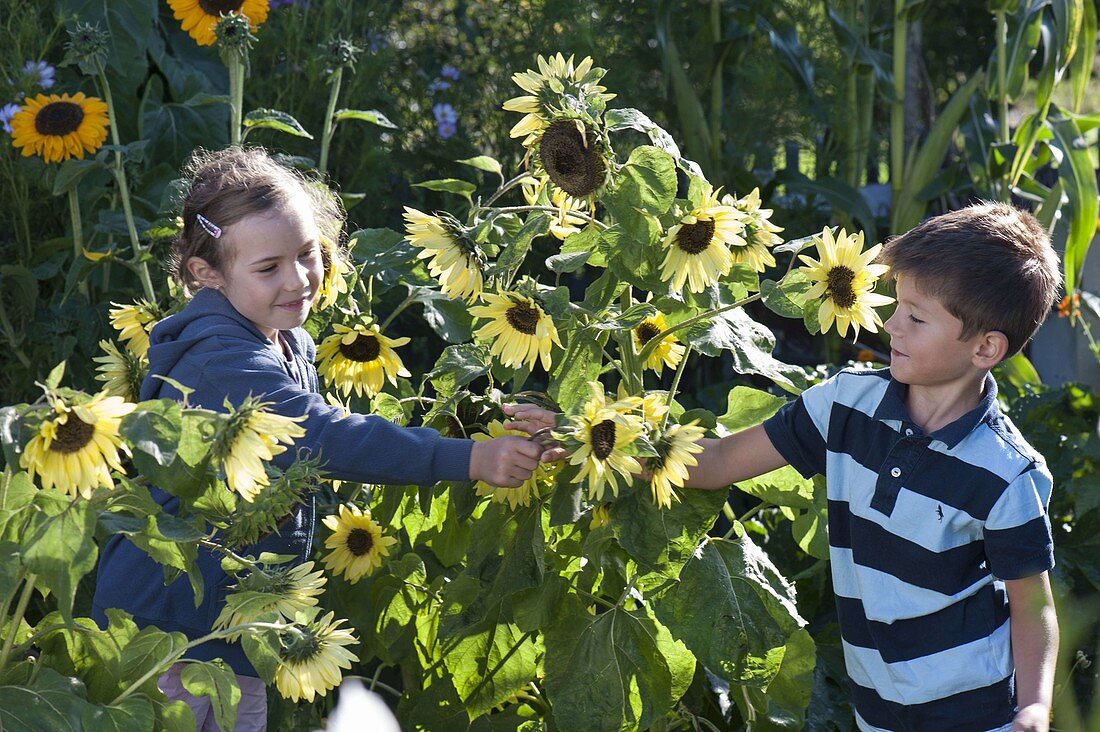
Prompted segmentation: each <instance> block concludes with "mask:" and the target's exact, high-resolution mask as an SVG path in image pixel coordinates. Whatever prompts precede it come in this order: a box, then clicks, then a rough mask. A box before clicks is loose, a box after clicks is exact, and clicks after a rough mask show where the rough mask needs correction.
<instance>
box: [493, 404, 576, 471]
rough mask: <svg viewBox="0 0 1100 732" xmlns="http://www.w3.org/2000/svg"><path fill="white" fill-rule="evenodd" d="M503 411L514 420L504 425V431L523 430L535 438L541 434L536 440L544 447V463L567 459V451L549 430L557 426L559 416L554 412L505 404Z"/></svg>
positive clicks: (531, 406)
mask: <svg viewBox="0 0 1100 732" xmlns="http://www.w3.org/2000/svg"><path fill="white" fill-rule="evenodd" d="M501 409H503V410H504V413H505V414H507V415H508V416H509V417H511V418H512V421H511V422H505V423H504V429H506V430H521V431H523V432H526V433H527V434H529V435H531V436H533V437H534V436H535V435H536V434H537V433H539V432H541V434H539V435H538V437H535V439H536V440H538V441H539V443H540V444H541V445H542V446H543V447H544V450H543V453H542V458H541V460H542V462H544V463H550V462H554V461H555V460H561V459H562V458H564V457H565V450H563V449H562V448H561V447H559V446H558V443H556V442H554V440H553V438H551V437H550V434H549V430H550V429H551V428H553V427H555V426H557V415H556V414H555V413H554V412H551V411H550V410H548V409H543V408H542V407H536V406H535V405H533V404H505V405H503V406H502V407H501ZM544 430H545V431H544Z"/></svg>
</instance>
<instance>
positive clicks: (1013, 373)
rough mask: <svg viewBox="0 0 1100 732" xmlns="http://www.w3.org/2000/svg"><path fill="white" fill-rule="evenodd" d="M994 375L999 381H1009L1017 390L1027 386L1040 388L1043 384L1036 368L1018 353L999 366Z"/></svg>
mask: <svg viewBox="0 0 1100 732" xmlns="http://www.w3.org/2000/svg"><path fill="white" fill-rule="evenodd" d="M994 373H995V375H996V376H997V378H998V379H1002V378H1003V379H1007V380H1008V382H1009V383H1010V384H1012V385H1013V386H1015V387H1016V388H1017V389H1023V388H1024V387H1025V386H1039V385H1040V384H1042V383H1043V379H1042V378H1041V377H1040V376H1039V372H1038V371H1036V370H1035V366H1034V365H1032V363H1031V361H1029V360H1028V358H1027V356H1025V355H1024V354H1022V353H1017V354H1016V355H1015V356H1012V357H1011V358H1008V359H1006V360H1004V361H1002V362H1001V363H999V364H997V366H996V368H995V369H994Z"/></svg>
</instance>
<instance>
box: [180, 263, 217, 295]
mask: <svg viewBox="0 0 1100 732" xmlns="http://www.w3.org/2000/svg"><path fill="white" fill-rule="evenodd" d="M187 271H188V272H190V273H191V276H192V277H194V278H195V281H196V282H198V283H199V284H200V285H202V286H203V287H208V288H210V289H211V290H216V289H218V288H219V287H221V285H222V277H221V275H220V274H218V270H216V269H214V268H213V267H211V266H210V263H209V262H207V261H206V260H205V259H203V258H202V257H191V258H190V259H188V260H187Z"/></svg>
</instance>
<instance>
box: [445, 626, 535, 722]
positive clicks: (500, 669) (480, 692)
mask: <svg viewBox="0 0 1100 732" xmlns="http://www.w3.org/2000/svg"><path fill="white" fill-rule="evenodd" d="M502 621H503V618H501V617H500V614H499V608H498V609H497V612H495V613H493V614H492V615H490V616H489V617H487V618H486V619H485V621H484V622H483V623H482V624H480V625H479V626H478V628H477V630H476V632H474V633H472V634H470V635H468V636H466V637H464V638H462V639H461V640H460V641H458V643H457V644H456V645H455V647H454V650H453V651H451V652H450V653H448V654H447V655H446V656H444V659H443V662H444V664H445V665H446V667H447V669H448V671H449V672H450V673H451V676H452V681H453V682H454V685H455V691H457V692H458V695H459V697H460V698H461V699H462V703H463V704H465V706H466V710H467V711H468V712H469V715H470V719H475V718H477V717H480V716H481V715H483V714H486V713H488V712H489V711H490V710H491V709H492V708H493V707H495V706H496V705H498V704H502V703H503V702H505V701H507V700H508V699H509V698H511V697H512V696H514V695H515V694H516V692H518V691H519V690H520V689H521V688H523V686H524V685H525V684H527V683H528V682H530V681H531V680H532V679H534V678H535V674H536V673H537V670H538V658H539V656H540V655H541V654H542V652H543V651H542V649H541V648H540V645H541V644H540V643H538V642H537V640H535V636H534V634H533V633H524V632H522V631H521V630H520V629H519V628H518V627H516V626H515V625H513V624H511V623H507V622H502Z"/></svg>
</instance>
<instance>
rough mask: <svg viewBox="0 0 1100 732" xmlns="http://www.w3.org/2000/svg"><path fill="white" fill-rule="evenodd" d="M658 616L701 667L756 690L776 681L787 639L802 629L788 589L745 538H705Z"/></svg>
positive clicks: (663, 601)
mask: <svg viewBox="0 0 1100 732" xmlns="http://www.w3.org/2000/svg"><path fill="white" fill-rule="evenodd" d="M656 611H657V617H658V618H660V619H661V621H662V622H663V623H664V624H665V625H667V626H668V628H669V630H671V631H672V634H673V635H674V636H675V637H676V638H678V639H680V640H681V641H683V642H684V644H685V645H686V646H687V647H688V650H690V651H691V652H692V653H694V654H695V656H696V658H698V659H699V661H700V663H702V664H703V665H704V666H706V667H707V668H708V669H710V670H711V671H712V672H714V673H716V674H718V675H719V676H721V677H722V678H724V679H725V680H727V681H729V682H730V683H731V684H743V685H746V686H756V687H764V686H767V684H768V683H770V682H771V680H772V679H773V678H775V676H776V674H778V672H779V666H780V662H781V661H782V657H783V647H784V645H785V644H786V643H787V639H788V638H790V636H791V634H792V633H794V632H795V631H796V630H798V629H799V628H800V627H802V626H803V625H804V624H805V621H804V620H802V618H801V617H799V615H798V610H797V608H796V607H795V597H794V588H793V587H791V585H790V584H788V583H787V581H786V580H785V579H783V576H782V575H781V574H780V573H779V571H778V570H777V569H776V568H775V566H774V565H772V563H771V560H770V559H768V556H767V555H766V554H765V553H764V552H763V551H762V550H761V549H760V548H759V547H757V546H756V545H755V544H753V543H752V540H751V539H749V538H748V536H747V535H742V536H741V538H740V539H738V540H737V541H728V540H725V539H707V541H706V542H705V543H704V544H703V545H702V546H701V547H700V548H699V550H698V551H697V552H695V554H694V555H693V556H692V557H691V559H689V561H688V562H687V564H686V565H685V566H684V569H683V571H682V572H680V584H679V585H677V586H675V587H674V588H672V589H671V590H669V591H668V592H666V593H665V594H664V595H663V596H662V597H661V598H660V599H659V600H658V601H657V606H656Z"/></svg>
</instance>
